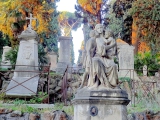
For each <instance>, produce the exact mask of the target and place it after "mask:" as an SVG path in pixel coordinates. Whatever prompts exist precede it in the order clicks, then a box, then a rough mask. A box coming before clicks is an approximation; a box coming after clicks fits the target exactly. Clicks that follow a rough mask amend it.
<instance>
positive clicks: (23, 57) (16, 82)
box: [6, 14, 39, 96]
mask: <svg viewBox="0 0 160 120" xmlns="http://www.w3.org/2000/svg"><path fill="white" fill-rule="evenodd" d="M30 19H31V20H32V14H31V15H30ZM18 38H19V39H20V45H19V50H18V56H17V60H16V65H17V66H16V67H15V72H14V76H13V78H12V80H11V82H10V84H9V85H8V87H7V90H6V95H8V96H32V95H36V93H37V86H38V80H39V75H38V73H36V72H35V71H38V35H37V33H36V32H35V31H34V30H32V27H31V22H30V25H29V26H28V28H27V29H26V30H25V31H23V32H22V33H21V35H19V36H18ZM16 71H17V72H16ZM25 71H26V72H25ZM29 71H33V72H29Z"/></svg>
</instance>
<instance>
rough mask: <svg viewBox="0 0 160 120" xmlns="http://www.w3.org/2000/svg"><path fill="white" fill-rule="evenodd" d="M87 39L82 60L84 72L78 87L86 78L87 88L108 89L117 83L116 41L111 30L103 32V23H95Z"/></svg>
mask: <svg viewBox="0 0 160 120" xmlns="http://www.w3.org/2000/svg"><path fill="white" fill-rule="evenodd" d="M90 36H91V38H90V39H89V40H88V41H87V43H86V45H87V47H86V53H87V54H86V56H85V58H84V61H83V66H84V67H85V73H84V75H83V80H82V84H81V86H80V88H82V86H83V84H84V81H86V80H87V75H89V78H88V85H87V88H88V89H95V88H97V89H102V88H104V89H109V88H115V87H117V85H118V71H117V65H116V64H115V63H114V56H115V53H116V41H115V39H114V38H113V32H112V31H111V30H109V29H107V30H106V31H105V33H104V28H103V25H101V24H97V25H96V27H95V30H93V31H91V33H90Z"/></svg>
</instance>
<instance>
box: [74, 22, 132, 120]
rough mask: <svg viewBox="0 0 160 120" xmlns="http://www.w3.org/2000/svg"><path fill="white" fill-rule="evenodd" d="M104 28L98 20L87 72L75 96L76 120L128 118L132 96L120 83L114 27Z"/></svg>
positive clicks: (87, 60) (84, 62)
mask: <svg viewBox="0 0 160 120" xmlns="http://www.w3.org/2000/svg"><path fill="white" fill-rule="evenodd" d="M103 31H104V28H103V25H101V24H97V25H96V27H95V30H93V31H91V34H90V36H91V38H90V39H89V40H88V41H87V43H86V45H87V48H86V56H85V58H84V61H83V66H84V67H85V72H84V74H83V80H82V85H81V86H80V88H79V89H78V90H77V93H76V94H75V98H74V100H73V104H74V119H75V120H127V109H126V106H127V105H128V103H129V101H130V100H129V99H128V94H127V93H126V91H124V90H122V89H120V88H119V86H118V84H119V82H118V70H117V65H116V64H115V63H114V57H115V55H116V49H117V47H116V41H115V39H114V36H113V32H112V31H111V30H109V29H107V30H106V31H105V33H104V32H103ZM85 82H88V84H87V85H86V86H84V85H83V84H84V83H85Z"/></svg>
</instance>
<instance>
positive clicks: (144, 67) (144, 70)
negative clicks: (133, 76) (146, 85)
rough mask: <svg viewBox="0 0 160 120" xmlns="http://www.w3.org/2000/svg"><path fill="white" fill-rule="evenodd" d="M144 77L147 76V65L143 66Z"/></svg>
mask: <svg viewBox="0 0 160 120" xmlns="http://www.w3.org/2000/svg"><path fill="white" fill-rule="evenodd" d="M143 76H147V65H144V66H143Z"/></svg>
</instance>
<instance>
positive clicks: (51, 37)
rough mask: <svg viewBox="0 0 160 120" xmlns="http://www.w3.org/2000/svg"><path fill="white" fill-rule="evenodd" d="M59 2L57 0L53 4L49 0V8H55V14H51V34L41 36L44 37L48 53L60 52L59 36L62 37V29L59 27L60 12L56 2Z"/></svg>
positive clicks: (44, 44)
mask: <svg viewBox="0 0 160 120" xmlns="http://www.w3.org/2000/svg"><path fill="white" fill-rule="evenodd" d="M58 1H59V0H55V1H54V2H51V1H50V0H47V2H48V4H49V7H51V8H54V12H53V13H52V14H51V21H50V23H49V28H48V29H49V31H50V32H49V33H48V34H47V35H46V34H45V33H43V34H41V36H42V37H43V39H44V41H43V46H44V47H46V46H47V48H48V51H49V52H50V51H54V52H56V53H57V52H58V41H57V40H58V36H60V29H59V26H58V19H57V18H58V15H59V13H58V11H57V10H56V2H58Z"/></svg>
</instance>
